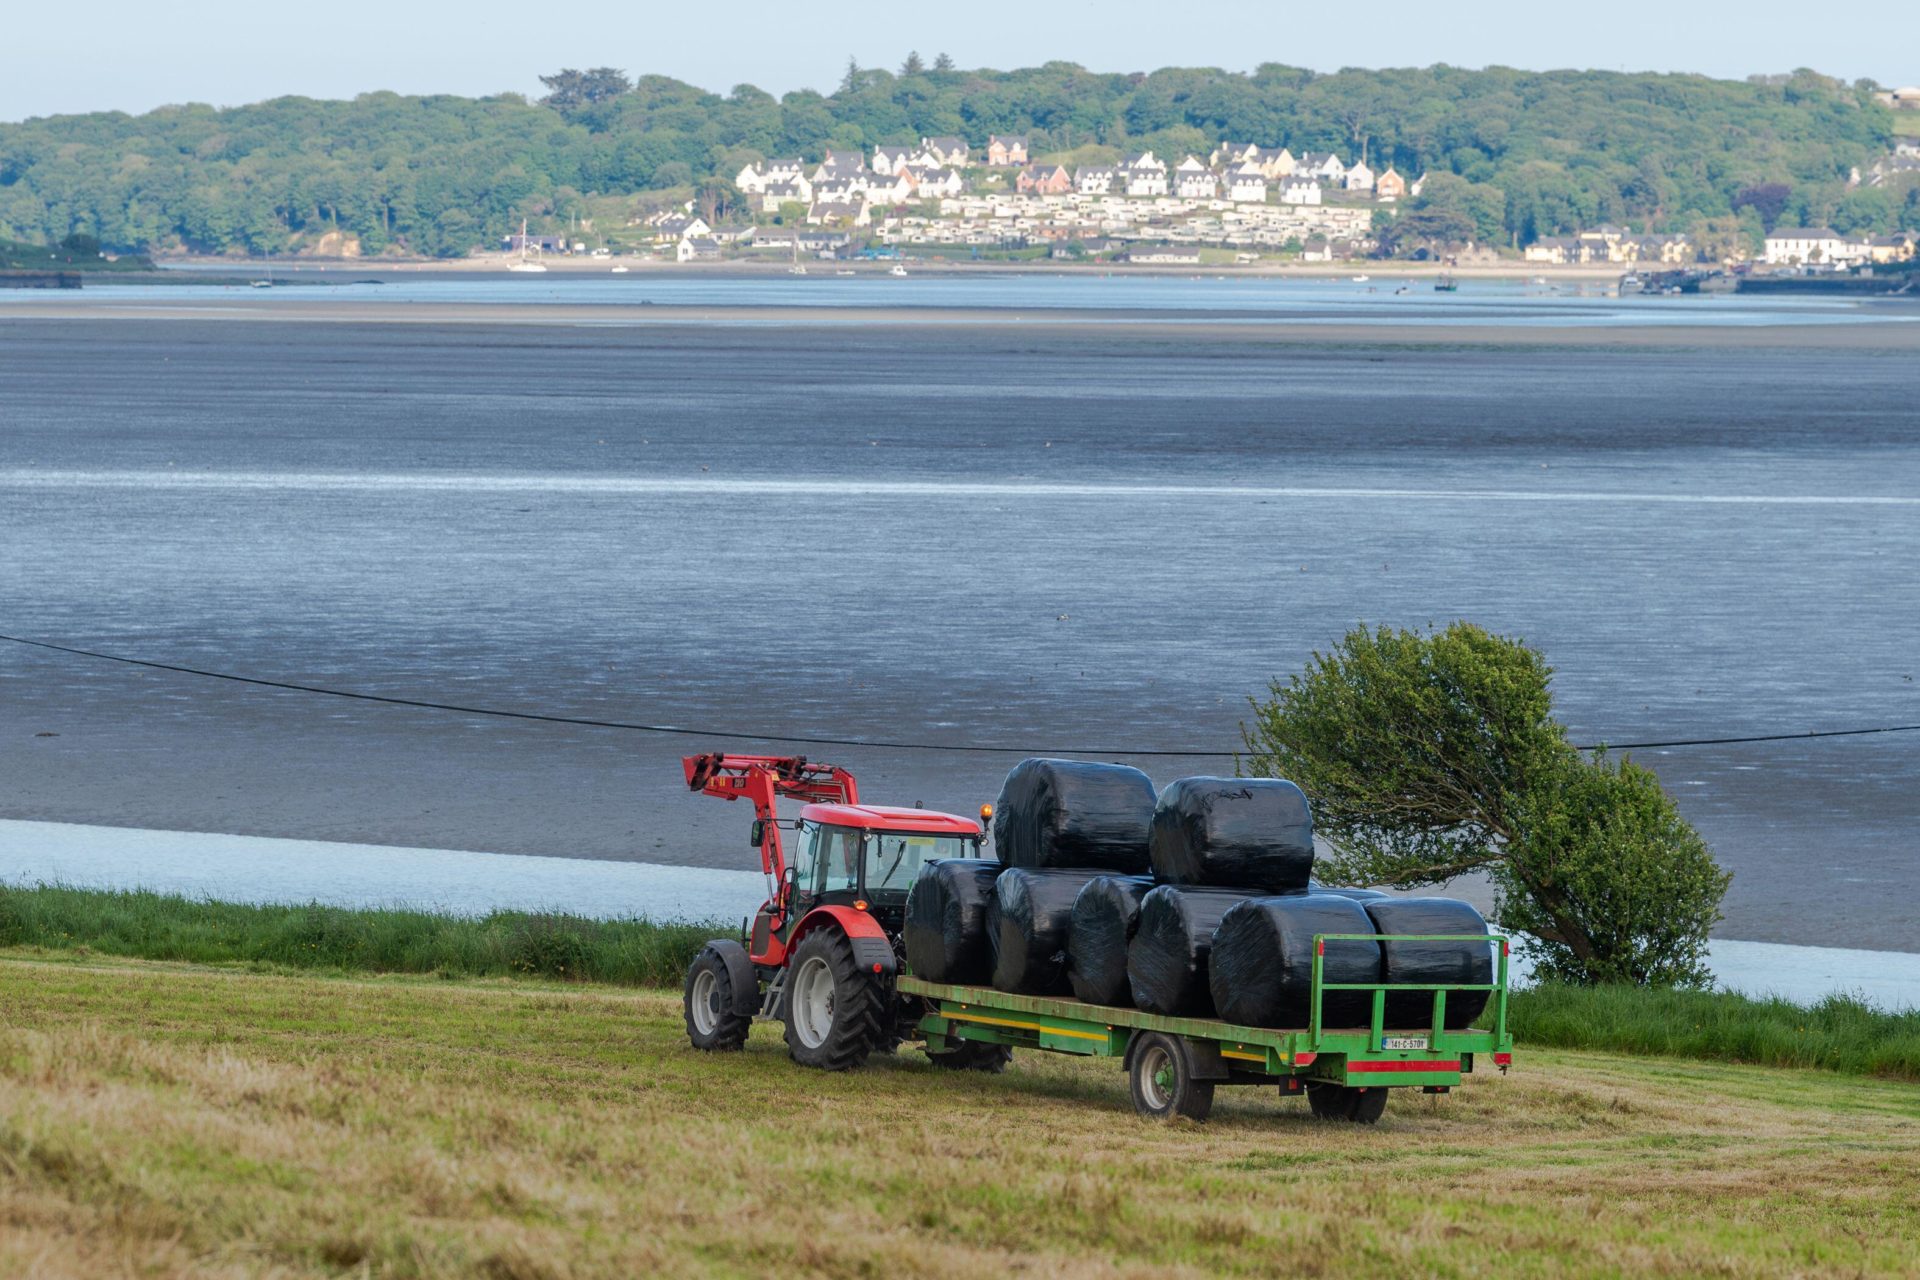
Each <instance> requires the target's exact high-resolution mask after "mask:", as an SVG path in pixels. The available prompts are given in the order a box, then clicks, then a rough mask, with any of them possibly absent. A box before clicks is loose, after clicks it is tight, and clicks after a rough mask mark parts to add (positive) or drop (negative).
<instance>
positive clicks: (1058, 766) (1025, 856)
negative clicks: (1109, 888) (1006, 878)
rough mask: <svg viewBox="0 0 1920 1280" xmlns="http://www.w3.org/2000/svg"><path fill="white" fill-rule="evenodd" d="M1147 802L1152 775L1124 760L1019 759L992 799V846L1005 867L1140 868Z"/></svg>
mask: <svg viewBox="0 0 1920 1280" xmlns="http://www.w3.org/2000/svg"><path fill="white" fill-rule="evenodd" d="M1153 806H1154V794H1153V779H1151V778H1149V777H1148V776H1147V775H1146V774H1144V773H1142V772H1140V771H1139V770H1138V769H1135V768H1131V767H1129V766H1127V765H1123V764H1089V763H1086V762H1083V761H1079V760H1042V759H1033V760H1022V761H1021V762H1020V763H1019V764H1017V765H1015V766H1014V767H1013V772H1011V773H1009V774H1008V775H1007V780H1006V782H1005V784H1004V785H1002V786H1001V788H1000V800H999V802H998V803H997V804H996V805H995V806H994V810H993V844H994V852H995V853H996V854H997V855H998V856H999V858H1000V861H1002V862H1004V863H1006V864H1007V865H1008V866H1010V867H1095V868H1098V869H1100V870H1102V871H1117V872H1119V873H1120V874H1122V875H1140V874H1142V873H1143V872H1145V871H1146V869H1147V833H1148V831H1149V830H1150V829H1151V828H1152V826H1153Z"/></svg>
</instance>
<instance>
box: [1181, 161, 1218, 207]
mask: <svg viewBox="0 0 1920 1280" xmlns="http://www.w3.org/2000/svg"><path fill="white" fill-rule="evenodd" d="M1173 193H1174V194H1175V195H1177V196H1179V197H1180V198H1181V199H1183V200H1211V199H1213V198H1214V197H1215V196H1217V195H1219V194H1220V180H1219V179H1218V178H1216V177H1214V176H1213V170H1211V169H1209V168H1207V166H1206V165H1205V164H1203V163H1202V162H1201V160H1200V158H1199V157H1198V156H1188V157H1187V158H1186V159H1185V160H1182V161H1181V162H1180V163H1179V164H1178V165H1175V166H1174V170H1173Z"/></svg>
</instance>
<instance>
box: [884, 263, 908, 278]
mask: <svg viewBox="0 0 1920 1280" xmlns="http://www.w3.org/2000/svg"><path fill="white" fill-rule="evenodd" d="M887 274H888V275H890V276H904V275H906V274H907V269H906V268H905V267H903V266H901V265H900V264H899V263H897V262H896V263H894V264H893V266H891V267H889V268H888V269H887Z"/></svg>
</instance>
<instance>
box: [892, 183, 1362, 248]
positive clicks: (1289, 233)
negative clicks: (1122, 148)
mask: <svg viewBox="0 0 1920 1280" xmlns="http://www.w3.org/2000/svg"><path fill="white" fill-rule="evenodd" d="M872 228H873V234H874V238H875V239H876V240H878V241H880V242H882V243H885V244H893V245H901V246H925V247H956V248H964V247H968V246H1001V245H1022V244H1024V245H1032V244H1045V243H1055V244H1058V243H1061V242H1063V241H1067V240H1074V241H1080V242H1083V243H1089V244H1091V243H1094V242H1096V241H1100V240H1109V239H1110V240H1113V241H1117V242H1133V241H1150V242H1153V243H1155V244H1176V245H1201V244H1206V245H1221V246H1226V247H1230V248H1237V249H1247V250H1254V249H1259V250H1273V249H1279V248H1282V247H1285V246H1288V245H1294V244H1304V243H1307V242H1309V241H1313V240H1316V239H1318V240H1324V241H1327V242H1329V243H1338V242H1355V243H1361V242H1367V241H1368V238H1369V236H1370V233H1371V228H1372V213H1371V211H1370V210H1369V209H1367V208H1366V207H1365V206H1356V205H1326V206H1317V207H1294V206H1287V205H1272V204H1269V205H1244V204H1234V203H1232V202H1231V201H1227V200H1218V199H1216V200H1204V201H1203V200H1181V199H1179V198H1177V197H1159V198H1154V199H1130V198H1128V197H1125V196H1100V197H1095V196H1082V195H1080V194H1078V193H1074V194H1070V195H1064V196H1021V195H997V196H988V195H967V196H960V197H957V198H954V199H949V200H943V201H941V202H940V205H939V206H938V207H937V208H932V209H929V208H926V207H924V206H922V207H920V208H918V209H911V210H892V211H888V212H885V213H883V214H881V215H877V216H875V217H874V219H873V220H872Z"/></svg>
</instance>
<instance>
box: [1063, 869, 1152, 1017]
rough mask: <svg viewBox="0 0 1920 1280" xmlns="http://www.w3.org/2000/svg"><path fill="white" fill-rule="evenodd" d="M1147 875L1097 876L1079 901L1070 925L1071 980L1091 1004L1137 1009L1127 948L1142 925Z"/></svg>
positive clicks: (1077, 993)
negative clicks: (1139, 925)
mask: <svg viewBox="0 0 1920 1280" xmlns="http://www.w3.org/2000/svg"><path fill="white" fill-rule="evenodd" d="M1152 888H1153V881H1152V880H1151V879H1149V878H1148V877H1146V876H1095V877H1094V878H1093V879H1091V880H1089V881H1087V883H1086V885H1085V886H1084V887H1083V888H1082V889H1081V890H1080V894H1079V896H1078V897H1076V898H1075V899H1074V900H1073V915H1072V918H1071V919H1070V921H1069V923H1068V925H1067V981H1068V982H1069V983H1071V984H1072V986H1073V994H1074V995H1075V996H1077V997H1078V998H1080V999H1082V1000H1084V1001H1086V1002H1087V1003H1088V1004H1112V1005H1119V1006H1121V1007H1122V1008H1128V1009H1130V1008H1132V1007H1133V992H1132V990H1131V989H1130V988H1129V987H1128V986H1127V944H1128V943H1129V942H1131V941H1133V929H1134V926H1135V925H1136V924H1138V923H1139V921H1140V899H1142V898H1144V897H1146V896H1147V891H1148V890H1150V889H1152Z"/></svg>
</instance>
